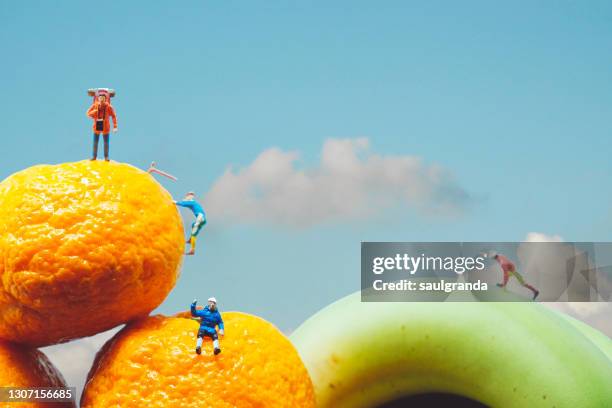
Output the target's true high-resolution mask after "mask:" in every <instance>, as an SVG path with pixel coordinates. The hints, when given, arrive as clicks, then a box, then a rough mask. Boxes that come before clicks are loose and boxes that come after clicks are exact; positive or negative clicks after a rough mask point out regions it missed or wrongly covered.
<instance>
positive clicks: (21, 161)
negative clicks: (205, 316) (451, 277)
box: [0, 1, 612, 330]
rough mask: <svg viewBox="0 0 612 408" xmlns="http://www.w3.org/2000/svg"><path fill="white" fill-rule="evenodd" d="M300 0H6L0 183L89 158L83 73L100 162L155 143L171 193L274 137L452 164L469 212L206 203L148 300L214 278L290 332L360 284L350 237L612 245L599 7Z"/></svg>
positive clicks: (194, 185)
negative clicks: (259, 212) (327, 216)
mask: <svg viewBox="0 0 612 408" xmlns="http://www.w3.org/2000/svg"><path fill="white" fill-rule="evenodd" d="M297 3H298V2H286V1H266V2H249V1H243V2H237V1H223V2H220V1H182V2H176V3H172V4H170V3H168V2H157V3H152V2H103V3H99V4H100V5H103V7H101V6H100V7H98V4H97V3H91V2H76V1H75V2H68V1H64V2H61V3H60V4H55V3H54V2H44V1H39V2H12V3H8V2H3V3H2V4H1V5H0V38H1V39H2V61H3V63H2V64H0V89H1V90H2V98H1V99H0V111H1V112H2V120H1V121H0V134H2V135H3V137H2V138H1V139H0V151H2V165H1V166H0V178H4V177H6V176H8V175H10V174H11V173H13V172H15V171H18V170H20V169H23V168H25V167H28V166H31V165H33V164H37V163H60V162H64V161H74V160H80V159H85V158H87V157H88V156H89V154H90V144H91V134H90V129H91V124H90V122H89V120H88V118H87V117H86V116H85V110H86V109H87V107H88V105H89V103H90V100H89V99H88V98H87V97H86V95H85V90H86V89H87V88H89V87H95V86H109V87H113V88H115V89H116V90H117V92H118V96H117V98H116V99H115V101H114V105H115V107H116V109H117V112H118V115H119V129H120V132H119V133H118V134H117V135H116V136H111V137H112V142H111V156H112V158H113V159H115V160H118V161H125V162H129V163H132V164H134V165H136V166H139V167H142V168H144V167H146V166H147V165H148V164H149V162H151V161H152V160H156V161H157V162H158V163H159V166H160V168H163V169H166V170H168V171H170V172H172V173H174V174H176V175H177V176H178V177H179V178H180V180H179V182H178V183H174V184H172V183H170V182H165V181H164V182H163V183H164V185H165V186H166V188H168V189H169V190H170V191H171V192H172V193H173V194H174V195H176V196H180V195H181V194H182V193H183V192H185V191H187V190H195V191H197V192H198V194H200V195H204V194H205V193H206V192H207V191H209V189H210V188H211V186H212V185H213V183H214V182H215V180H218V178H219V177H220V176H221V175H222V174H223V173H224V171H225V169H226V168H227V166H229V165H233V166H235V167H237V168H241V167H246V166H249V165H250V164H251V162H252V161H253V160H254V159H255V158H256V157H257V156H258V155H259V154H260V153H261V152H263V151H265V150H267V149H269V148H271V147H278V148H280V149H282V150H283V151H294V150H295V151H299V152H300V154H301V156H300V157H301V159H300V162H299V163H298V166H301V167H305V168H312V167H316V166H317V163H318V161H319V158H320V157H319V156H320V154H321V148H322V145H323V143H324V142H325V140H327V139H330V138H332V139H334V138H339V139H343V138H358V137H367V138H368V139H369V141H370V149H371V151H372V152H373V153H376V154H379V155H383V156H418V157H421V158H422V159H423V160H424V162H425V163H427V164H428V165H429V164H437V165H440V166H442V167H443V168H445V169H446V170H447V171H448V172H450V173H452V175H453V177H454V180H455V182H456V184H457V185H459V186H461V188H462V189H464V190H465V191H466V192H467V193H468V194H469V195H470V197H471V203H470V205H469V208H468V209H467V210H466V212H465V213H464V214H463V215H462V216H460V217H432V216H423V215H422V214H419V213H418V212H414V211H412V210H410V209H409V208H404V207H402V206H399V207H397V206H396V207H394V208H389V209H388V210H386V211H383V212H381V213H380V214H378V215H375V216H372V217H362V218H358V219H352V220H350V221H330V222H326V223H320V224H316V225H314V226H311V227H308V228H291V227H283V226H279V225H274V224H273V223H269V224H267V223H265V222H264V223H257V224H244V223H231V224H223V223H216V222H215V214H214V213H209V219H210V224H209V225H208V226H207V228H206V229H205V230H204V232H203V233H202V238H201V239H200V248H199V250H200V252H199V254H198V255H197V256H196V257H193V258H189V259H186V260H185V263H184V268H183V272H182V275H181V279H180V281H179V283H178V284H177V287H176V288H175V290H174V291H173V292H172V293H171V294H170V296H169V297H168V299H167V300H166V302H165V303H164V304H163V305H162V306H160V308H159V311H161V312H163V313H174V312H176V311H177V310H179V309H182V308H185V307H187V306H188V304H189V302H190V301H191V299H193V298H194V297H199V298H201V299H205V298H207V297H208V296H209V295H210V294H214V295H215V296H216V297H217V298H218V299H219V301H220V303H221V307H222V308H223V309H226V310H227V309H233V310H244V311H248V312H252V313H256V314H259V315H262V316H264V317H267V318H268V319H270V320H272V321H273V322H275V323H276V324H277V325H278V326H279V327H280V328H282V329H284V330H291V329H292V328H295V327H297V325H299V323H300V322H301V321H303V320H304V319H305V318H306V317H307V316H309V315H310V314H312V313H313V312H315V311H316V310H318V309H320V308H321V307H322V306H324V305H326V304H328V303H330V302H331V301H333V300H335V299H337V298H339V297H340V296H342V295H344V294H348V293H350V292H352V291H354V290H357V289H358V288H359V248H360V245H359V244H360V241H362V240H380V241H445V240H452V241H455V240H458V241H462V240H463V241H468V240H473V241H505V240H507V241H516V240H521V239H523V238H524V237H525V235H526V234H527V233H528V232H531V231H537V232H543V233H547V234H558V235H560V236H562V237H563V238H564V239H566V240H570V241H571V240H576V241H597V240H599V241H609V240H610V231H611V230H612V192H611V191H612V190H611V189H610V188H609V186H610V182H609V176H610V174H612V161H611V160H610V153H611V152H612V142H611V139H610V135H611V133H612V122H611V121H610V112H611V109H612V92H610V91H611V88H610V84H612V78H611V76H612V70H611V69H610V68H611V67H612V25H610V21H611V18H612V4H610V3H609V2H605V1H589V2H576V1H544V2H535V1H525V2H511V3H512V4H510V3H506V4H502V3H501V2H485V1H482V2H480V1H468V2H460V3H459V2H450V1H447V2H407V1H385V2H371V1H334V2H333V4H330V3H331V2H326V1H318V2H314V1H304V2H299V4H297ZM495 3H497V4H495ZM203 204H204V206H205V207H206V202H204V203H203ZM183 215H184V216H185V218H186V222H191V220H190V214H188V213H186V212H184V213H183Z"/></svg>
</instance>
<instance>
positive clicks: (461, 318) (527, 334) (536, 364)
mask: <svg viewBox="0 0 612 408" xmlns="http://www.w3.org/2000/svg"><path fill="white" fill-rule="evenodd" d="M291 340H292V341H293V343H294V344H295V346H296V347H297V349H298V351H299V353H300V355H301V356H302V359H303V361H304V362H305V364H306V366H307V368H308V370H309V372H310V375H311V377H312V380H313V383H314V385H315V391H316V395H317V402H318V406H319V407H322V408H328V407H330V408H331V407H334V408H342V407H351V408H353V407H355V408H357V407H363V408H370V407H376V406H378V405H380V404H382V403H384V402H388V401H391V400H394V399H397V398H400V397H402V396H407V395H414V394H422V393H428V392H447V393H452V394H457V395H462V396H466V397H469V398H472V399H474V400H477V401H480V402H482V403H484V404H486V405H488V406H491V407H495V408H506V407H508V408H513V407H530V408H535V407H549V408H550V407H555V408H564V407H568V408H576V407H580V408H589V407H593V408H603V407H612V361H611V360H610V358H609V357H608V356H606V354H604V352H602V351H601V350H600V348H599V347H597V346H595V345H594V344H593V343H592V342H591V341H590V340H589V339H588V338H587V337H585V336H584V335H583V334H582V333H581V332H579V331H578V330H576V329H575V328H574V327H573V326H572V325H571V324H569V323H568V322H567V321H566V320H565V319H563V318H561V317H559V316H557V315H556V314H555V313H554V312H552V311H550V310H548V309H546V308H544V307H543V306H541V305H538V304H535V303H516V302H512V303H510V302H504V303H494V302H486V303H485V302H452V303H451V302H446V303H439V302H405V303H362V302H361V297H360V293H359V292H358V293H355V294H353V295H350V296H348V297H345V298H343V299H341V300H339V301H337V302H335V303H333V304H332V305H330V306H328V307H326V308H325V309H323V310H321V311H320V312H318V313H317V314H315V315H314V316H313V317H311V318H310V319H308V320H307V321H306V322H305V323H304V324H302V325H301V326H300V327H299V328H298V329H297V330H296V331H295V332H294V333H293V334H292V336H291ZM602 341H603V340H602ZM610 341H611V340H610V339H608V342H610Z"/></svg>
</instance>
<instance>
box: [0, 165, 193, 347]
mask: <svg viewBox="0 0 612 408" xmlns="http://www.w3.org/2000/svg"><path fill="white" fill-rule="evenodd" d="M184 246H185V243H184V242H183V225H182V221H181V218H180V215H179V212H178V210H177V209H176V208H175V205H174V204H173V202H172V197H171V196H170V194H169V193H168V192H167V191H166V190H165V189H164V188H163V187H161V185H160V184H159V183H158V182H157V181H155V179H154V178H153V177H152V176H151V175H150V174H148V173H146V172H144V171H142V170H139V169H137V168H135V167H133V166H130V165H127V164H121V163H115V162H102V161H93V162H92V161H81V162H76V163H64V164H59V165H39V166H34V167H30V168H28V169H26V170H23V171H20V172H18V173H15V174H13V175H12V176H10V177H8V178H7V179H5V180H4V181H3V182H2V183H0V278H1V281H0V338H3V339H6V340H11V341H15V342H18V343H24V344H29V345H33V346H45V345H50V344H54V343H60V342H64V341H68V340H70V339H74V338H78V337H83V336H89V335H93V334H95V333H98V332H101V331H104V330H107V329H110V328H112V327H114V326H117V325H119V324H122V323H125V322H127V321H130V320H132V319H134V318H137V317H142V316H145V315H147V314H148V313H149V312H150V311H151V310H153V309H154V308H155V307H157V306H158V305H159V304H160V303H161V302H162V301H163V300H164V299H165V297H166V296H167V294H168V293H169V292H170V290H171V289H172V288H173V287H174V284H175V282H176V279H177V278H178V274H179V270H180V263H181V259H182V253H183V251H184Z"/></svg>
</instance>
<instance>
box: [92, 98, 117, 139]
mask: <svg viewBox="0 0 612 408" xmlns="http://www.w3.org/2000/svg"><path fill="white" fill-rule="evenodd" d="M87 116H89V117H90V118H92V119H93V120H94V123H93V131H94V133H103V134H106V133H109V132H110V120H109V119H110V118H111V117H112V118H113V125H114V127H115V129H116V128H117V116H116V115H115V110H114V109H113V107H112V105H111V104H110V103H105V104H104V106H100V103H99V102H94V103H93V105H91V106H90V107H89V109H88V110H87ZM97 119H102V120H103V121H104V128H103V130H102V132H100V131H97V130H96V120H97Z"/></svg>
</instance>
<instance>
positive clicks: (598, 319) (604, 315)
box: [543, 302, 612, 338]
mask: <svg viewBox="0 0 612 408" xmlns="http://www.w3.org/2000/svg"><path fill="white" fill-rule="evenodd" d="M543 304H544V305H545V306H548V307H550V308H551V309H555V310H558V311H561V312H563V313H567V314H568V315H570V316H572V317H575V318H576V319H579V320H582V321H583V322H585V323H586V324H588V325H590V326H592V327H594V328H596V329H597V330H599V331H601V332H602V333H604V334H606V335H608V337H611V338H612V319H610V316H612V302H555V303H543Z"/></svg>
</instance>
